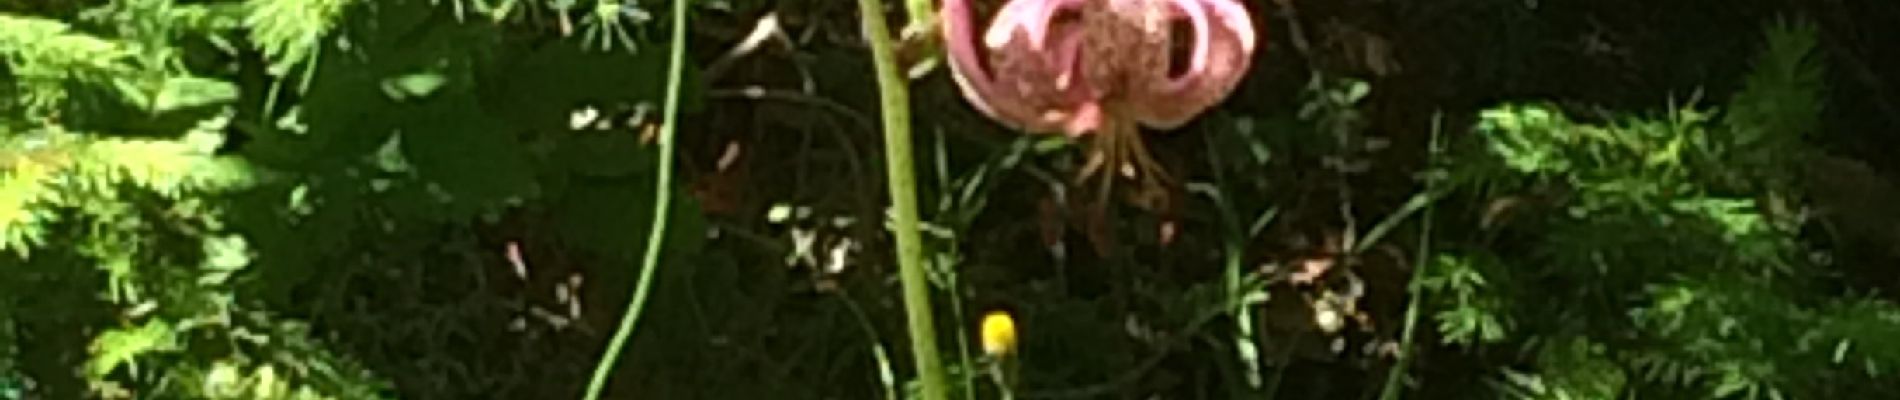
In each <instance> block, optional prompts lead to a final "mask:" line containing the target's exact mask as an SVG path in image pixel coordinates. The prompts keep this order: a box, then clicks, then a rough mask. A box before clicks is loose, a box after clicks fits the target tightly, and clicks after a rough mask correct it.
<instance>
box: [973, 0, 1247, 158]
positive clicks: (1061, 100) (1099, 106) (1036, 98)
mask: <svg viewBox="0 0 1900 400" xmlns="http://www.w3.org/2000/svg"><path fill="white" fill-rule="evenodd" d="M970 1H971V0H944V2H943V10H942V13H941V15H942V16H943V18H944V21H943V27H944V29H943V34H944V40H945V44H946V46H945V47H947V48H948V49H949V53H950V59H951V63H950V66H951V70H952V72H953V74H954V75H955V77H956V81H957V84H958V86H959V87H960V88H961V89H962V92H963V95H964V98H965V99H967V100H969V102H970V103H971V104H973V105H975V106H976V108H977V109H978V110H981V111H982V112H983V113H984V114H985V115H988V116H989V117H990V118H992V119H995V120H997V121H999V122H1002V123H1003V124H1005V125H1008V126H1010V127H1012V128H1016V129H1019V130H1023V131H1029V132H1038V133H1041V132H1062V133H1066V134H1068V135H1072V136H1080V135H1087V134H1092V133H1110V132H1109V131H1115V130H1135V126H1134V125H1133V124H1130V123H1129V122H1135V123H1139V124H1141V125H1145V126H1148V127H1151V128H1157V129H1171V128H1175V127H1179V126H1180V125H1182V124H1185V123H1186V122H1187V121H1188V120H1191V119H1193V118H1194V117H1195V116H1196V115H1198V114H1200V113H1201V112H1202V111H1203V110H1206V109H1207V108H1209V107H1212V106H1213V105H1214V104H1215V103H1218V102H1219V101H1220V100H1222V99H1224V98H1226V97H1227V95H1228V93H1229V92H1231V91H1232V90H1233V88H1234V86H1235V84H1236V83H1238V82H1239V80H1240V78H1241V76H1242V75H1243V74H1244V73H1245V72H1246V70H1247V64H1248V61H1249V59H1250V58H1251V56H1252V54H1253V51H1254V47H1255V32H1254V28H1253V22H1252V19H1251V17H1249V15H1248V13H1247V10H1246V8H1245V7H1243V6H1241V5H1240V4H1239V3H1237V2H1235V0H1010V1H1009V2H1008V3H1006V4H1005V5H1004V6H1003V8H1002V9H1001V10H999V11H997V12H996V14H995V16H994V17H993V18H992V19H991V21H990V24H989V26H988V28H987V29H986V30H984V31H983V34H982V36H981V38H980V39H981V42H980V44H979V42H978V39H979V38H978V37H977V35H976V34H977V26H976V25H975V22H974V20H975V16H974V15H973V14H974V12H973V11H972V9H971V6H970ZM1176 22H1185V23H1186V25H1187V26H1188V27H1190V28H1192V29H1191V33H1190V34H1188V35H1185V36H1186V37H1176V36H1177V35H1176V34H1175V32H1174V30H1173V26H1174V24H1175V23H1176ZM1177 46H1179V47H1181V48H1185V49H1186V50H1187V56H1186V57H1185V60H1179V61H1177V60H1175V57H1172V55H1173V53H1172V52H1173V51H1174V49H1176V48H1177ZM1175 64H1181V65H1175Z"/></svg>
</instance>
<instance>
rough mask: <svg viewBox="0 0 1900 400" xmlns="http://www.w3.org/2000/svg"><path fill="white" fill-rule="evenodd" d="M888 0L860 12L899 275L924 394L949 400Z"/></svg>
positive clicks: (861, 5)
mask: <svg viewBox="0 0 1900 400" xmlns="http://www.w3.org/2000/svg"><path fill="white" fill-rule="evenodd" d="M883 3H884V2H883V1H881V0H858V12H859V17H860V18H861V19H862V22H861V23H862V24H863V25H864V38H865V40H866V41H868V42H870V44H871V60H872V62H873V63H875V64H876V65H875V67H876V70H877V88H878V98H879V100H880V102H881V105H882V107H881V108H882V112H883V116H884V162H885V165H886V168H885V172H886V173H887V174H888V180H889V182H888V184H889V185H890V191H891V203H893V204H892V208H893V210H892V213H891V219H892V222H893V227H892V230H893V231H895V232H893V233H894V234H896V235H897V269H898V279H899V280H901V281H902V283H903V287H904V310H905V314H907V316H908V320H909V323H910V324H909V325H910V344H911V352H912V353H914V354H913V355H912V356H913V357H912V358H913V360H914V361H915V362H916V364H917V374H918V380H919V381H921V382H922V383H923V399H924V400H947V399H949V390H948V386H947V382H948V381H947V380H945V378H944V368H943V360H942V358H941V356H939V355H938V354H937V328H936V326H935V320H934V316H933V315H932V314H931V311H930V282H929V280H928V279H929V277H928V276H927V275H926V274H925V272H924V248H923V238H922V237H921V235H922V234H921V232H919V230H918V217H917V182H916V175H917V174H916V168H917V167H916V165H915V164H916V162H915V160H913V158H914V157H915V156H914V155H913V154H912V153H911V134H910V93H909V92H908V90H909V88H907V87H905V86H904V85H905V84H906V83H907V82H908V81H907V80H905V79H904V75H903V71H902V70H901V67H900V66H898V65H897V55H896V53H895V50H893V49H892V47H893V46H892V43H891V42H892V38H891V28H890V27H889V26H887V25H886V24H885V22H884V4H883Z"/></svg>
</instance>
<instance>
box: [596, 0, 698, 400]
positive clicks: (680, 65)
mask: <svg viewBox="0 0 1900 400" xmlns="http://www.w3.org/2000/svg"><path fill="white" fill-rule="evenodd" d="M687 3H688V2H687V1H684V0H676V1H674V2H673V32H672V35H673V37H672V43H671V44H670V46H672V47H671V48H670V49H669V50H670V53H671V54H669V55H668V59H667V64H668V65H667V76H666V100H665V104H664V106H663V107H664V109H663V110H662V111H663V113H664V114H665V115H664V116H663V117H662V118H663V119H662V120H661V123H660V134H659V135H660V137H659V145H660V160H659V163H660V165H659V177H657V179H655V180H654V181H655V183H654V188H653V214H652V218H653V226H652V228H651V229H648V230H647V247H646V255H645V257H643V258H642V260H641V263H640V280H639V282H636V283H634V289H633V296H632V298H631V299H628V300H627V310H626V312H625V313H623V314H621V316H620V327H619V328H618V329H617V330H615V331H614V336H613V339H611V340H609V341H608V342H607V350H606V353H605V354H602V355H601V360H600V363H599V364H596V365H595V366H594V376H593V378H592V379H589V380H588V382H587V394H586V397H585V398H586V399H587V400H595V399H599V398H600V392H601V389H603V388H605V387H606V385H607V377H608V376H609V375H612V374H613V370H614V365H615V364H616V362H617V361H619V360H620V350H621V348H622V347H624V346H626V344H627V338H628V337H630V336H632V335H633V330H634V328H635V327H636V326H638V324H639V321H640V311H641V310H642V309H645V308H646V302H647V295H648V294H649V293H650V292H651V290H652V287H653V275H654V271H656V270H659V269H660V250H661V248H662V247H664V245H665V244H666V222H667V220H668V219H670V217H671V211H672V205H673V204H672V203H673V147H674V146H673V135H674V131H676V130H677V129H676V128H677V127H678V126H679V98H680V77H681V76H682V75H684V72H685V68H686V6H687Z"/></svg>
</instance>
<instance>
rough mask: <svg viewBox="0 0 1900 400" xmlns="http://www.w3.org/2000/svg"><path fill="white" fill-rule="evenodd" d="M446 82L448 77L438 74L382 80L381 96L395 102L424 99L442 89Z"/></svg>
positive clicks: (422, 74) (416, 74) (419, 74)
mask: <svg viewBox="0 0 1900 400" xmlns="http://www.w3.org/2000/svg"><path fill="white" fill-rule="evenodd" d="M448 80H449V78H448V76H445V75H443V74H441V73H439V72H422V73H414V74H407V75H401V76H397V77H394V78H389V79H385V80H383V85H382V87H383V94H384V95H386V96H389V98H390V99H391V100H396V101H407V100H414V99H419V98H424V97H428V96H429V95H431V94H435V92H436V90H439V89H442V86H443V85H446V84H448Z"/></svg>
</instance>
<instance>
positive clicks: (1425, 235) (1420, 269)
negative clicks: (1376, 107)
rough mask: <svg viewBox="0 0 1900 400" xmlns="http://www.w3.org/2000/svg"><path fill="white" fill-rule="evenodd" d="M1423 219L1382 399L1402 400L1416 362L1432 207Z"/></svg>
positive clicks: (1434, 155)
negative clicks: (1421, 285)
mask: <svg viewBox="0 0 1900 400" xmlns="http://www.w3.org/2000/svg"><path fill="white" fill-rule="evenodd" d="M1443 117H1444V114H1433V115H1432V136H1431V139H1430V140H1429V142H1427V143H1428V144H1427V145H1426V147H1427V148H1426V151H1427V152H1428V154H1429V155H1430V156H1429V160H1430V162H1429V163H1428V164H1427V168H1428V170H1429V168H1430V167H1432V166H1435V164H1437V162H1438V134H1439V131H1438V130H1439V128H1440V123H1441V122H1442V118H1443ZM1436 181H1437V179H1436V178H1435V177H1433V176H1432V175H1429V174H1428V175H1426V178H1425V192H1426V193H1435V191H1436V190H1438V187H1437V185H1436V184H1435V183H1436ZM1421 197H1423V196H1421ZM1420 218H1422V219H1423V220H1422V221H1421V223H1423V224H1424V225H1423V227H1422V228H1421V231H1420V232H1419V235H1418V255H1417V256H1416V257H1413V258H1414V260H1413V265H1412V280H1411V282H1408V284H1407V285H1406V287H1407V288H1408V291H1410V292H1411V299H1410V300H1408V301H1407V304H1406V305H1405V325H1404V327H1403V328H1400V329H1401V331H1400V333H1399V359H1398V360H1397V361H1396V362H1394V364H1393V366H1392V371H1391V372H1389V373H1387V374H1386V378H1385V390H1384V391H1383V392H1381V393H1380V394H1379V399H1380V400H1399V396H1400V393H1402V389H1403V388H1404V387H1405V382H1404V381H1405V370H1406V366H1407V365H1408V364H1410V363H1411V362H1412V340H1413V333H1414V332H1415V331H1416V330H1417V329H1416V328H1417V327H1418V313H1419V308H1421V307H1423V306H1422V305H1420V304H1419V302H1420V301H1422V300H1423V299H1424V294H1423V293H1424V290H1422V289H1420V288H1419V287H1417V286H1415V285H1416V284H1417V282H1418V281H1420V280H1422V279H1425V267H1426V266H1428V265H1429V264H1430V262H1429V261H1427V260H1430V259H1431V257H1432V252H1431V245H1432V208H1431V207H1430V206H1426V207H1425V214H1424V215H1422V216H1420Z"/></svg>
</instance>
